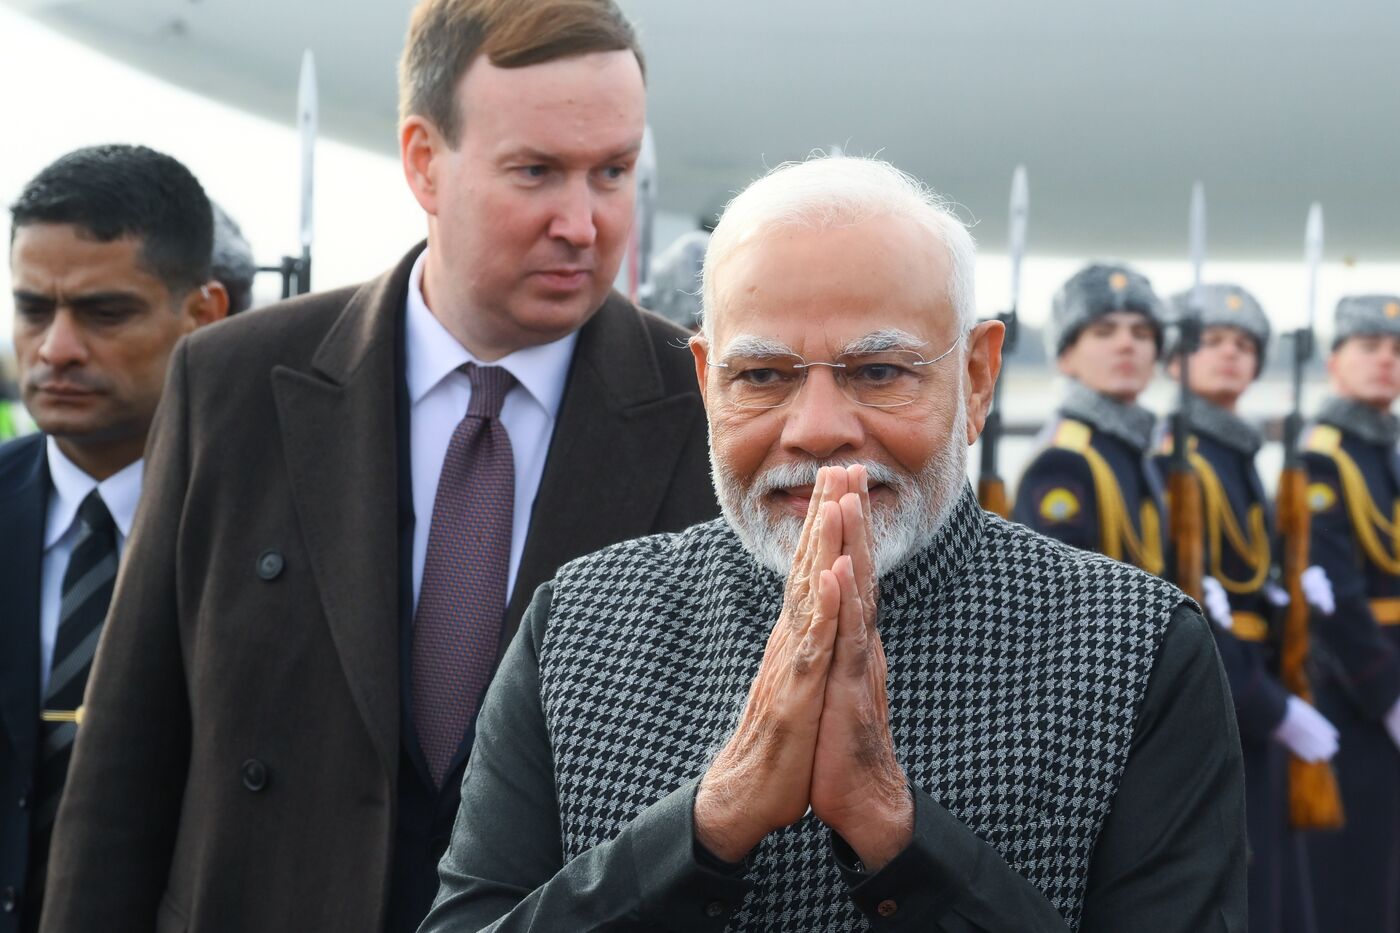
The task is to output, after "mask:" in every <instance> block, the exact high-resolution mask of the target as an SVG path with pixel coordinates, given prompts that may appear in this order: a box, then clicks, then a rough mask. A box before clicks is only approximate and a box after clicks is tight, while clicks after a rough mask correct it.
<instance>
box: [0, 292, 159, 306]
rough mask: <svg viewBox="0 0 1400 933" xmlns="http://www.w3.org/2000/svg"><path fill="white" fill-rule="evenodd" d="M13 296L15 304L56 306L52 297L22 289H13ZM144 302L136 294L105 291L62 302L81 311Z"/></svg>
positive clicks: (74, 297)
mask: <svg viewBox="0 0 1400 933" xmlns="http://www.w3.org/2000/svg"><path fill="white" fill-rule="evenodd" d="M14 296H15V301H17V302H20V301H22V302H25V303H27V304H36V305H56V304H58V301H57V299H55V298H54V297H53V296H52V295H41V294H39V293H38V292H31V291H26V290H25V289H22V288H17V289H15V291H14ZM145 301H146V299H145V298H143V297H142V296H141V295H139V294H137V293H136V292H127V291H107V292H89V293H88V294H86V295H75V296H73V297H71V298H65V299H64V300H63V303H64V304H66V305H68V306H69V307H72V308H77V309H79V310H81V309H83V308H86V307H90V306H92V305H104V304H115V303H119V302H134V303H137V304H144V303H145Z"/></svg>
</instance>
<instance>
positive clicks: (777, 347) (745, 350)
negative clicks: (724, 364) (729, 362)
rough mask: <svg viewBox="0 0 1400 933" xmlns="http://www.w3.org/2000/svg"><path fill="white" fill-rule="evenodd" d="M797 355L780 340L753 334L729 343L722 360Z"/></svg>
mask: <svg viewBox="0 0 1400 933" xmlns="http://www.w3.org/2000/svg"><path fill="white" fill-rule="evenodd" d="M797 355H798V353H797V351H796V350H794V349H793V348H792V347H790V346H788V345H787V344H785V343H783V342H782V341H781V340H774V339H773V338H772V337H757V336H754V335H753V334H740V335H739V336H738V337H735V338H734V339H733V340H731V341H730V342H729V346H728V347H726V348H725V351H724V357H723V358H724V359H729V358H730V357H734V356H748V357H753V358H754V359H760V360H766V359H772V358H773V357H775V356H797Z"/></svg>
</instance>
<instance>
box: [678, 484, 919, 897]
mask: <svg viewBox="0 0 1400 933" xmlns="http://www.w3.org/2000/svg"><path fill="white" fill-rule="evenodd" d="M872 549H873V544H872V541H871V525H870V491H869V478H868V476H867V474H866V470H865V467H863V466H858V465H857V466H849V467H823V468H822V469H821V470H819V471H818V473H817V480H816V483H815V485H814V487H813V490H812V496H811V501H810V504H809V505H808V508H807V517H806V521H805V523H804V524H803V527H802V536H801V538H800V540H799V542H798V545H797V553H796V555H795V556H794V558H793V564H792V572H791V573H790V574H789V576H788V582H787V589H786V592H785V594H784V597H783V608H782V612H781V613H780V614H779V616H778V621H777V624H775V625H774V626H773V631H772V634H771V635H769V637H768V644H767V647H766V648H765V649H764V652H763V660H762V662H761V663H760V665H759V668H758V674H757V676H756V677H755V678H754V682H753V686H752V687H751V688H750V690H749V697H748V702H747V705H746V706H745V708H744V712H743V715H742V716H741V717H740V720H739V724H738V726H737V727H736V728H735V730H734V734H733V735H732V736H731V737H730V739H729V741H728V742H727V743H726V744H725V746H724V748H723V749H722V750H721V751H720V753H719V755H718V756H717V757H716V758H715V760H714V762H713V763H712V764H711V765H710V768H709V770H708V771H707V772H706V773H705V776H704V778H703V779H702V781H701V782H700V790H699V793H698V795H697V796H696V800H695V833H696V837H697V839H698V840H699V842H700V844H701V845H703V846H704V847H705V848H706V849H707V850H709V851H710V852H711V853H713V854H714V855H715V856H717V857H719V858H720V859H723V860H725V861H728V862H738V861H740V860H742V859H743V858H744V856H745V855H746V854H747V853H748V852H749V850H751V849H752V848H753V847H754V846H756V845H757V844H758V843H759V842H760V841H761V840H762V839H763V838H764V837H765V836H767V835H768V834H769V833H771V832H774V831H775V830H778V829H781V828H783V827H784V826H788V825H789V824H791V823H795V822H796V821H798V820H800V819H802V818H803V816H804V815H805V814H806V812H807V808H808V807H809V806H810V807H811V810H812V813H813V815H815V817H816V818H817V819H819V820H821V821H822V822H823V823H825V824H826V825H827V826H828V827H829V828H830V829H831V830H833V831H834V832H836V833H838V834H839V835H840V836H841V838H842V839H844V840H845V841H846V842H847V843H848V844H849V845H850V846H851V848H852V849H853V850H854V851H855V853H856V855H857V856H859V857H860V860H861V862H862V863H863V864H864V866H865V868H866V869H867V870H868V871H878V870H879V869H880V868H882V867H883V866H884V865H886V864H887V863H888V862H889V861H890V860H891V859H893V858H894V857H895V856H896V855H898V854H899V853H900V851H902V850H903V849H904V848H905V847H906V846H907V845H908V844H909V841H910V839H911V838H912V836H913V832H914V802H913V799H912V797H911V795H910V791H909V786H908V783H907V781H906V779H905V775H904V771H903V769H902V768H901V767H900V765H899V762H898V761H897V760H896V758H895V751H894V741H893V739H892V738H891V736H890V726H889V704H888V701H887V697H886V692H885V651H884V648H883V647H882V646H881V644H880V636H879V634H878V632H877V631H876V627H875V623H876V618H877V615H878V612H877V601H878V598H879V585H878V581H877V579H876V576H875V567H874V561H873V559H872Z"/></svg>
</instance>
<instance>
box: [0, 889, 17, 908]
mask: <svg viewBox="0 0 1400 933" xmlns="http://www.w3.org/2000/svg"><path fill="white" fill-rule="evenodd" d="M18 909H19V895H17V894H16V893H15V889H14V888H12V887H10V886H9V885H6V886H5V887H3V888H0V910H3V911H5V913H7V914H12V913H14V912H15V911H16V910H18Z"/></svg>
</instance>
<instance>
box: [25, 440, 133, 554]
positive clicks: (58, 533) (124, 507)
mask: <svg viewBox="0 0 1400 933" xmlns="http://www.w3.org/2000/svg"><path fill="white" fill-rule="evenodd" d="M46 446H47V453H48V459H49V480H50V482H52V483H53V495H52V496H50V497H49V516H48V517H49V521H48V527H47V529H46V531H45V534H44V549H45V550H48V549H49V548H51V547H53V546H54V545H55V544H57V543H58V539H59V538H62V537H63V536H64V535H65V534H67V533H68V529H69V528H71V527H72V525H73V521H74V519H76V518H77V517H78V506H80V505H82V504H83V500H84V499H86V498H87V495H88V493H90V492H92V491H93V489H96V490H97V494H98V495H99V496H101V497H102V502H103V504H105V505H106V506H107V511H108V512H111V513H112V521H113V522H114V523H116V526H117V530H118V531H120V532H121V535H122V537H123V538H126V537H127V536H129V535H130V534H131V523H132V521H133V520H134V519H135V518H136V503H137V501H139V500H140V498H141V477H142V475H143V473H144V472H145V460H137V461H136V462H135V463H130V464H127V465H126V466H124V467H122V468H121V469H120V470H118V471H117V472H115V473H113V474H112V475H111V476H109V477H107V478H106V479H104V480H103V481H102V482H100V483H99V482H98V481H97V480H95V479H93V478H92V477H91V476H88V475H87V474H86V473H84V472H83V470H82V468H81V467H79V466H78V465H77V464H76V463H74V462H73V461H72V460H69V459H68V458H67V457H66V456H64V453H63V451H62V450H60V449H59V447H58V441H57V440H55V439H54V438H52V437H50V438H47V444H46Z"/></svg>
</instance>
